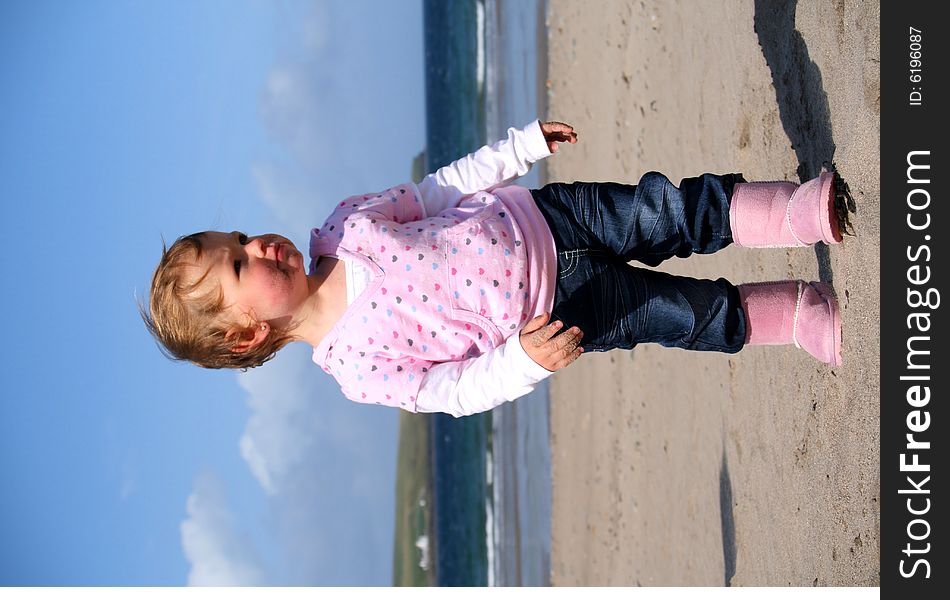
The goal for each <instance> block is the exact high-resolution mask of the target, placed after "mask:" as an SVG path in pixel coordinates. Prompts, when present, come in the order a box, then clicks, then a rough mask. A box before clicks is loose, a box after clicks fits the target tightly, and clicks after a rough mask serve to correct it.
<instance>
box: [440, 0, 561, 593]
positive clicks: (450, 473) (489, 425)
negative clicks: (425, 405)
mask: <svg viewBox="0 0 950 600" xmlns="http://www.w3.org/2000/svg"><path fill="white" fill-rule="evenodd" d="M423 7H424V8H423V12H424V19H425V25H424V36H425V53H426V57H425V69H426V71H425V73H426V127H427V136H426V137H427V140H426V146H427V148H426V163H427V165H426V166H427V168H428V170H429V171H430V172H431V171H433V170H435V169H437V168H438V167H440V166H442V165H445V164H448V163H449V162H451V161H452V160H454V159H456V158H458V157H459V156H463V155H465V154H467V153H469V152H471V151H473V150H475V149H477V148H478V147H479V146H481V145H483V144H485V143H486V142H491V141H495V140H497V139H499V138H501V137H504V134H505V130H506V129H507V128H508V127H509V126H516V127H520V126H523V125H525V124H526V123H528V122H529V121H530V120H531V119H534V118H535V117H538V116H542V112H543V102H544V97H543V93H541V92H540V91H539V90H542V89H543V82H542V78H543V75H544V65H543V63H542V62H540V61H543V60H544V57H545V51H544V40H545V36H546V33H545V29H544V15H545V10H546V6H545V2H544V0H507V1H506V0H457V1H453V2H444V1H441V0H425V1H424V4H423ZM518 184H519V185H523V186H525V187H537V186H538V184H539V178H538V173H537V172H536V170H535V171H534V172H532V173H529V175H528V176H526V177H524V178H522V179H521V180H520V181H519V182H518ZM547 390H548V388H547V384H546V383H542V384H541V385H540V386H538V388H537V389H536V390H535V391H534V392H533V393H532V394H530V395H528V396H525V397H523V398H520V399H518V400H517V401H515V402H512V403H507V404H505V405H504V406H501V407H498V408H496V409H495V410H493V411H492V412H490V413H484V414H480V415H473V416H470V417H465V418H462V419H455V418H453V417H451V416H448V415H434V416H433V418H432V421H431V428H432V430H431V433H432V436H431V439H432V456H433V469H432V473H433V475H432V478H433V480H432V497H433V530H432V532H430V533H431V536H430V543H431V550H432V556H433V558H434V564H433V567H434V569H435V574H436V582H437V583H438V584H439V585H464V586H477V585H533V586H537V585H547V584H548V583H549V573H550V539H551V531H550V525H551V463H550V448H549V445H548V433H549V426H548V394H547Z"/></svg>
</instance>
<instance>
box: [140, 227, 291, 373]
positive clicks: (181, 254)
mask: <svg viewBox="0 0 950 600" xmlns="http://www.w3.org/2000/svg"><path fill="white" fill-rule="evenodd" d="M202 233H204V232H200V233H193V234H191V235H186V236H182V237H180V238H178V239H177V240H175V243H173V244H172V245H171V247H166V246H165V240H162V258H161V260H159V262H158V267H156V268H155V274H154V275H153V276H152V286H151V290H150V293H149V308H148V310H146V309H145V307H143V306H141V305H139V312H140V313H141V315H142V320H143V321H145V326H146V327H147V328H148V331H149V333H151V334H152V336H153V337H154V338H155V340H156V342H158V345H159V349H160V350H161V351H162V353H163V354H164V355H165V356H166V357H168V358H170V359H172V360H187V361H190V362H192V363H194V364H196V365H198V366H199V367H205V368H207V369H222V368H230V369H247V368H252V367H258V366H260V365H262V364H264V363H265V362H267V361H268V360H270V359H272V358H273V357H274V355H275V354H277V351H278V350H280V349H281V348H283V347H284V346H286V345H287V343H288V342H290V341H291V339H292V338H291V336H290V335H289V332H288V331H286V330H283V329H279V328H277V327H275V326H271V330H270V332H268V335H267V338H266V339H264V341H263V342H261V343H260V344H257V345H256V346H254V347H253V348H250V349H248V350H247V351H243V352H242V351H236V350H235V349H234V348H235V346H236V344H237V342H238V341H239V340H240V336H238V335H234V334H233V331H235V330H247V329H248V328H249V327H256V326H259V325H260V324H259V323H253V322H252V323H250V324H247V323H245V324H238V323H234V322H228V321H227V320H226V319H224V318H222V314H221V313H222V312H223V310H224V308H225V306H224V293H223V292H222V290H221V287H220V286H213V287H212V289H211V290H210V291H208V292H205V293H203V294H200V293H198V289H199V288H200V287H201V286H202V283H204V281H205V279H207V277H208V273H209V271H205V272H204V273H203V274H202V275H201V276H200V277H198V279H197V280H193V279H194V278H193V276H192V275H191V273H189V271H190V270H191V269H190V268H193V267H195V264H196V263H197V262H198V261H199V260H201V254H202V251H203V248H202V245H201V235H202ZM252 321H253V320H252ZM229 331H230V332H232V333H231V335H228V333H229Z"/></svg>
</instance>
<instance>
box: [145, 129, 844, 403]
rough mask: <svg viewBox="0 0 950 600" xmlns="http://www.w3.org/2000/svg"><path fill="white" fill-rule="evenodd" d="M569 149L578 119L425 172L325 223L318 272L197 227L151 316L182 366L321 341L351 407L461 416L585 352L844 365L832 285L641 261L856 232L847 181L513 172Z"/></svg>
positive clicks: (313, 265) (241, 360) (340, 210)
mask: <svg viewBox="0 0 950 600" xmlns="http://www.w3.org/2000/svg"><path fill="white" fill-rule="evenodd" d="M565 142H566V143H571V144H573V143H576V142H577V135H576V133H575V132H574V130H573V128H572V127H571V126H570V125H566V124H564V123H558V122H548V123H541V122H538V121H534V122H533V123H531V124H529V125H527V126H526V127H525V128H523V129H521V130H518V129H514V128H512V129H509V130H508V138H507V139H506V140H502V141H500V142H497V143H496V144H494V145H492V146H485V147H483V148H481V149H479V150H478V151H476V152H474V153H473V154H470V155H468V156H466V157H464V158H461V159H459V160H457V161H455V162H453V163H452V164H451V165H449V166H447V167H443V168H441V169H439V170H438V171H436V172H435V173H433V174H431V175H428V176H427V177H426V178H425V179H424V180H423V181H422V182H421V183H419V184H418V185H416V184H413V183H405V184H402V185H398V186H396V187H393V188H390V189H388V190H385V191H383V192H380V193H373V194H366V195H362V196H354V197H352V198H348V199H347V200H344V201H343V202H340V203H339V204H338V205H337V206H336V209H335V210H334V211H333V213H332V214H331V215H330V217H329V218H328V219H327V220H326V222H325V223H324V224H323V226H322V227H321V228H319V229H314V230H313V231H312V232H311V237H310V253H309V254H310V261H309V267H307V261H306V259H305V258H304V257H303V255H302V254H301V253H300V252H299V251H298V250H297V249H296V248H295V247H294V245H293V244H292V243H291V242H290V241H289V240H287V239H286V238H283V237H281V236H279V235H276V234H267V235H261V236H255V237H249V236H247V235H245V234H243V233H240V232H233V233H220V232H203V233H196V234H193V235H189V236H185V237H182V238H179V239H178V240H177V241H176V242H175V243H174V244H173V245H172V246H171V247H170V248H168V249H163V254H162V258H161V261H160V263H159V265H158V268H157V269H156V271H155V275H154V277H153V279H152V286H151V296H150V302H149V304H150V307H149V311H148V312H146V311H145V310H144V309H143V311H142V316H143V318H144V320H145V322H146V325H147V326H148V328H149V330H150V331H151V332H152V334H153V335H154V336H155V337H156V339H157V340H158V341H159V343H160V345H161V346H162V347H163V349H164V350H165V351H166V354H167V355H169V356H170V357H172V358H175V359H186V360H189V361H192V362H194V363H195V364H198V365H200V366H203V367H209V368H221V367H233V368H247V367H255V366H258V365H260V364H262V363H264V362H265V361H267V360H269V359H270V358H272V357H273V356H274V354H275V353H276V352H277V351H278V350H279V349H280V348H282V347H283V346H284V345H286V344H287V343H288V342H291V341H304V342H307V343H309V344H310V345H311V346H313V349H314V350H313V361H314V362H315V363H317V364H318V365H319V366H320V367H321V368H323V370H324V371H326V372H327V373H330V374H331V375H333V377H334V378H336V380H337V381H338V382H339V384H340V385H341V387H342V389H343V392H344V394H346V396H347V397H348V398H350V399H352V400H355V401H357V402H367V403H375V404H384V405H388V406H397V407H400V408H403V409H405V410H409V411H418V412H446V413H450V414H452V415H455V416H462V415H468V414H472V413H476V412H481V411H485V410H489V409H491V408H493V407H495V406H497V405H499V404H501V403H502V402H504V401H506V400H514V399H515V398H518V397H519V396H522V395H524V394H526V393H528V392H529V391H531V390H532V389H533V388H534V387H535V386H536V385H537V384H538V382H540V381H541V380H543V379H544V378H546V377H548V376H550V375H551V374H552V373H553V372H554V371H557V370H559V369H561V368H563V367H565V366H567V365H569V364H570V363H572V362H573V361H574V360H576V359H577V357H578V356H580V355H581V353H582V352H583V351H584V349H585V348H586V349H587V350H593V351H606V350H610V349H613V348H625V349H629V348H633V347H634V346H635V345H636V344H639V343H643V342H656V343H659V344H662V345H664V346H671V347H677V348H684V349H689V350H713V351H718V352H728V353H733V352H738V351H739V350H740V349H742V347H743V346H745V345H754V344H791V343H794V344H795V345H796V346H798V347H800V348H802V349H804V350H805V351H807V352H809V353H810V354H812V355H813V356H814V357H815V358H817V359H818V360H819V361H822V362H825V363H830V364H833V365H838V364H840V362H841V357H840V349H841V337H840V330H841V326H840V318H839V311H838V305H837V302H836V300H835V296H834V293H833V291H832V289H831V287H830V286H829V285H827V284H823V283H816V282H812V283H805V282H803V281H781V282H773V283H752V284H745V285H740V286H738V287H737V286H735V285H733V284H731V283H729V282H728V281H726V280H725V279H718V280H716V281H710V280H702V279H693V278H689V277H679V276H673V275H669V274H666V273H662V272H658V271H654V270H650V269H642V268H637V267H633V266H630V265H628V264H627V263H628V262H629V261H631V260H637V261H640V262H642V263H645V264H647V265H651V266H656V265H658V264H660V263H661V262H662V261H664V260H666V259H667V258H669V257H671V256H681V257H686V256H689V255H690V254H692V253H693V252H699V253H709V252H715V251H717V250H720V249H721V248H724V247H725V246H727V245H729V244H730V243H733V244H736V245H738V246H745V247H785V246H806V245H810V244H814V243H816V242H818V241H823V242H825V243H828V244H834V243H838V242H840V241H841V234H840V232H839V226H838V219H837V217H836V213H835V195H836V193H835V181H834V175H833V174H831V173H823V174H822V175H821V176H820V177H818V178H816V179H814V180H811V181H809V182H806V183H805V184H802V185H800V186H798V185H795V184H792V183H786V182H769V183H745V182H744V181H743V179H742V178H741V176H740V175H724V176H717V175H710V174H706V175H703V176H701V177H698V178H692V179H684V180H683V181H682V182H681V183H680V185H679V187H676V186H674V185H673V184H672V183H671V182H670V181H669V180H668V179H667V178H666V177H664V176H663V175H660V174H659V173H648V174H646V175H644V176H643V177H642V178H641V179H640V182H639V184H638V185H636V186H632V185H625V184H619V183H573V184H563V183H553V184H550V185H547V186H545V187H543V188H541V189H540V190H527V189H524V188H521V187H517V186H510V185H508V183H509V182H510V181H511V180H513V179H514V178H515V177H518V176H520V175H524V174H525V173H526V172H527V171H528V170H529V168H530V166H531V163H533V162H536V161H538V160H540V159H542V158H544V157H546V156H550V154H552V153H554V152H556V151H557V149H558V144H559V143H565ZM305 267H306V268H305ZM549 321H550V322H549ZM565 327H566V329H565ZM582 339H583V343H584V345H583V347H582V346H581V341H582Z"/></svg>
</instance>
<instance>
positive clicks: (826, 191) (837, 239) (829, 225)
mask: <svg viewBox="0 0 950 600" xmlns="http://www.w3.org/2000/svg"><path fill="white" fill-rule="evenodd" d="M819 177H820V178H821V179H820V180H819V184H820V185H821V188H820V190H819V193H820V194H821V195H820V196H819V198H827V201H826V202H824V203H822V205H821V212H822V219H821V234H822V237H823V238H824V240H823V241H824V242H825V243H826V244H840V243H841V240H842V239H844V238H843V237H842V235H841V227H840V226H839V224H838V214H837V212H836V211H835V174H834V173H831V172H827V171H826V172H824V173H822V174H821V175H819Z"/></svg>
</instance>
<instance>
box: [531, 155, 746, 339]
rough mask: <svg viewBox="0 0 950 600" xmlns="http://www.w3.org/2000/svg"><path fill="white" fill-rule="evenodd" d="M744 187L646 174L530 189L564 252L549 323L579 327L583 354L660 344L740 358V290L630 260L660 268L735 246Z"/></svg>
mask: <svg viewBox="0 0 950 600" xmlns="http://www.w3.org/2000/svg"><path fill="white" fill-rule="evenodd" d="M742 181H743V179H742V176H741V175H738V174H735V175H722V176H719V175H710V174H706V175H703V176H701V177H696V178H689V179H684V180H683V181H681V182H680V185H679V187H676V186H674V185H673V184H672V183H671V182H670V180H669V179H667V178H666V177H664V176H663V175H661V174H660V173H647V174H646V175H644V176H643V177H642V178H641V179H640V182H639V184H637V185H636V186H633V185H625V184H620V183H552V184H550V185H546V186H544V187H543V188H541V189H540V190H531V194H532V195H533V196H534V200H535V202H536V203H537V205H538V208H539V209H540V210H541V213H542V214H543V215H544V217H545V219H546V220H547V222H548V226H549V227H550V228H551V233H552V234H554V242H555V247H556V248H557V264H558V279H557V286H556V291H555V296H554V309H553V311H552V315H551V321H555V320H561V321H562V322H563V323H564V325H565V327H570V326H572V325H576V326H578V327H580V328H581V330H582V331H583V332H584V337H583V339H582V340H581V345H582V346H583V347H584V350H585V351H600V352H602V351H606V350H611V349H613V348H624V349H630V348H633V347H634V346H636V345H637V344H640V343H643V342H655V343H658V344H662V345H663V346H669V347H675V348H685V349H688V350H712V351H717V352H729V353H732V352H738V351H739V350H740V349H741V348H742V345H743V343H744V341H745V333H746V324H745V315H744V313H743V311H742V306H741V303H740V300H739V290H738V289H737V288H736V286H734V285H732V284H731V283H729V282H728V281H726V280H725V279H717V280H715V281H711V280H708V279H693V278H691V277H681V276H677V275H670V274H668V273H662V272H659V271H654V270H651V269H643V268H638V267H633V266H631V265H628V264H627V262H629V261H632V260H636V261H639V262H641V263H644V264H646V265H650V266H657V265H659V264H660V263H661V262H663V261H664V260H666V259H667V258H670V257H672V256H680V257H687V256H689V255H690V254H692V253H694V252H698V253H700V254H706V253H711V252H715V251H717V250H720V249H722V248H725V247H726V246H728V245H729V244H730V243H731V242H732V230H731V229H730V228H729V199H730V198H731V197H732V188H733V186H734V185H735V184H736V183H737V182H742Z"/></svg>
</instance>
